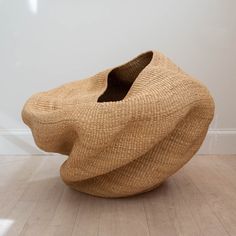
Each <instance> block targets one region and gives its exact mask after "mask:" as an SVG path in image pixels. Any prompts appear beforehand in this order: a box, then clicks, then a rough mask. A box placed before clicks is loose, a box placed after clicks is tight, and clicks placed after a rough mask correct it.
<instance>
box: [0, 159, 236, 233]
mask: <svg viewBox="0 0 236 236" xmlns="http://www.w3.org/2000/svg"><path fill="white" fill-rule="evenodd" d="M63 161H64V157H62V156H47V157H46V156H1V157H0V235H30V236H32V235H33V236H36V235H40V236H47V235H56V236H60V235H63V236H69V235H82V236H87V235H102V236H106V235H107V236H116V235H119V236H126V235H127V236H132V235H135V236H138V235H140V236H146V235H155V236H158V235H161V236H172V235H186V236H191V235H207V236H211V235H213V236H218V235H219V236H224V235H236V156H198V157H194V158H193V159H192V160H191V161H190V162H189V163H188V164H187V165H186V166H185V167H184V168H182V169H181V170H180V171H179V172H178V173H177V174H175V175H174V176H172V177H171V178H169V179H168V181H166V182H165V183H164V184H163V185H162V186H161V187H159V188H158V189H156V190H153V191H151V192H149V193H146V194H142V195H139V196H135V197H131V198H125V199H102V198H96V197H92V196H88V195H85V194H82V193H79V192H76V191H73V190H71V189H69V188H68V187H67V186H65V185H64V184H63V182H62V181H61V179H60V177H59V166H60V165H61V163H62V162H63Z"/></svg>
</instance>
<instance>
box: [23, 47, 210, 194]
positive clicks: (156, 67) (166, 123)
mask: <svg viewBox="0 0 236 236" xmlns="http://www.w3.org/2000/svg"><path fill="white" fill-rule="evenodd" d="M213 113H214V102H213V99H212V97H211V95H210V94H209V92H208V90H207V89H206V87H204V86H203V85H202V84H201V83H200V82H199V81H197V80H195V79H192V78H191V77H190V76H189V75H187V74H186V73H184V72H183V71H182V70H181V69H180V68H178V67H177V66H176V65H175V64H173V63H172V62H171V61H170V60H169V59H168V58H167V57H165V56H164V55H162V54H161V53H159V52H152V51H150V52H146V53H143V54H141V55H140V56H138V57H136V58H135V59H133V60H131V61H130V62H128V63H126V64H124V65H122V66H119V67H116V68H114V69H108V70H105V71H103V72H101V73H99V74H97V75H95V76H92V77H91V78H88V79H85V80H79V81H76V82H72V83H68V84H65V85H63V86H61V87H59V88H56V89H53V90H50V91H48V92H42V93H38V94H36V95H34V96H32V97H31V98H30V99H29V100H28V101H27V103H26V104H25V106H24V109H23V112H22V117H23V120H24V122H25V123H26V124H27V125H28V126H29V127H30V128H31V129H32V133H33V136H34V139H35V142H36V144H37V145H38V146H39V147H40V148H41V149H43V150H45V151H48V152H57V153H62V154H66V155H68V156H69V157H68V159H67V160H66V161H65V162H64V163H63V165H62V166H61V177H62V179H63V180H64V182H65V183H66V184H68V185H70V186H71V187H72V188H74V189H76V190H79V191H82V192H86V193H89V194H92V195H97V196H102V197H124V196H129V195H134V194H138V193H141V192H145V191H149V190H151V189H153V188H155V187H157V186H158V185H160V184H161V183H162V182H163V181H164V180H165V179H166V178H167V177H169V176H170V175H172V174H173V173H175V172H176V171H177V170H178V169H179V168H181V167H182V166H183V165H184V164H185V163H186V162H187V161H188V160H189V159H190V158H191V157H192V156H193V155H194V154H195V153H196V151H197V150H198V149H199V147H200V145H201V144H202V142H203V140H204V138H205V135H206V132H207V129H208V126H209V124H210V122H211V120H212V118H213ZM199 171H200V170H199Z"/></svg>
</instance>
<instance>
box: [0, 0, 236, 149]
mask: <svg viewBox="0 0 236 236" xmlns="http://www.w3.org/2000/svg"><path fill="white" fill-rule="evenodd" d="M235 9H236V1H235V0H207V1H206V0H165V1H161V0H153V1H152V0H145V1H137V0H136V1H135V0H132V1H131V0H124V1H122V0H120V1H112V0H100V1H91V0H87V1H82V0H70V1H68V0H0V154H7V153H8V154H14V153H18V154H23V153H35V152H36V151H35V145H34V144H33V142H32V138H31V135H30V132H29V131H28V129H27V127H26V126H25V125H24V124H23V123H22V121H21V115H20V112H21V109H22V106H23V104H24V102H25V100H26V99H27V98H28V97H29V96H30V95H32V94H33V93H35V92H38V91H42V90H48V89H51V88H53V87H55V86H58V85H60V84H62V83H65V82H68V81H72V80H78V79H81V78H84V77H87V76H90V75H93V74H95V73H97V72H99V71H101V70H103V69H105V68H107V67H112V66H116V65H118V64H120V63H123V62H125V61H127V60H129V59H130V58H132V57H134V56H136V55H137V54H139V53H140V52H143V51H146V50H149V49H157V50H160V51H161V52H163V53H164V54H166V55H167V56H168V57H170V58H171V59H173V61H174V62H175V63H176V64H178V65H179V66H180V67H182V68H183V69H184V70H185V71H187V72H188V73H189V74H191V75H193V76H194V77H196V78H198V79H199V80H201V81H202V82H203V83H204V84H206V85H207V86H208V87H209V89H210V91H211V92H212V94H213V96H214V98H215V102H216V114H215V120H214V122H213V123H212V125H211V131H210V133H209V135H208V137H207V140H206V142H205V144H204V147H203V148H202V151H201V152H202V153H236V147H235V146H236V145H235V144H236V111H235V109H236V107H235V100H236V95H235V86H236V65H235V60H236V44H235V42H236V14H235Z"/></svg>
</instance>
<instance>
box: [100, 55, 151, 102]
mask: <svg viewBox="0 0 236 236" xmlns="http://www.w3.org/2000/svg"><path fill="white" fill-rule="evenodd" d="M152 57H153V52H147V53H144V54H142V55H140V56H139V57H137V58H135V59H133V60H132V61H130V62H128V63H126V64H125V65H122V66H120V67H116V68H114V69H113V70H112V71H110V73H109V74H108V78H107V80H108V81H107V88H106V90H105V92H104V93H103V94H102V95H101V96H100V97H99V98H98V100H97V101H98V102H110V101H120V100H122V99H123V98H124V97H125V96H126V94H127V93H128V92H129V90H130V88H131V86H132V84H133V83H134V81H135V79H136V78H137V77H138V75H139V74H140V72H141V71H142V70H143V69H144V68H145V67H146V66H147V65H148V64H149V63H150V62H151V60H152Z"/></svg>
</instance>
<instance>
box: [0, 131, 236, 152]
mask: <svg viewBox="0 0 236 236" xmlns="http://www.w3.org/2000/svg"><path fill="white" fill-rule="evenodd" d="M198 153H199V154H219V155H221V154H236V130H209V131H208V134H207V137H206V139H205V141H204V143H203V145H202V147H201V148H200V150H199V152H198ZM27 154H28V155H37V154H40V155H44V154H46V153H45V152H43V151H41V150H39V149H38V148H37V146H36V145H35V143H34V140H33V137H32V134H31V131H30V130H28V129H8V130H0V155H27ZM47 155H48V154H47Z"/></svg>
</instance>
